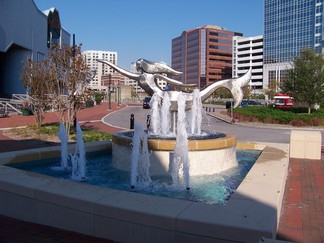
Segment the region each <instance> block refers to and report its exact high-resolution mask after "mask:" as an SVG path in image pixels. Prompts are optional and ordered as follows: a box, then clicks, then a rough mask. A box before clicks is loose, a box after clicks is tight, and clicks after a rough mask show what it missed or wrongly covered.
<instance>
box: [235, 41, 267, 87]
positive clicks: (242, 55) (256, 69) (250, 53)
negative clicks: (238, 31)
mask: <svg viewBox="0 0 324 243" xmlns="http://www.w3.org/2000/svg"><path fill="white" fill-rule="evenodd" d="M232 60H233V69H232V70H233V71H232V72H233V73H232V76H233V77H240V76H242V75H243V74H245V73H246V70H248V69H249V68H250V67H252V78H251V81H250V83H249V85H250V88H251V89H252V90H254V91H256V92H257V91H261V89H263V36H262V35H259V36H253V37H241V36H234V37H233V59H232Z"/></svg>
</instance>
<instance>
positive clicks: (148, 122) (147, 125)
mask: <svg viewBox="0 0 324 243" xmlns="http://www.w3.org/2000/svg"><path fill="white" fill-rule="evenodd" d="M150 126H151V116H150V115H147V118H146V128H147V130H149V129H150Z"/></svg>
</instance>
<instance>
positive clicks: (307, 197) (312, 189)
mask: <svg viewBox="0 0 324 243" xmlns="http://www.w3.org/2000/svg"><path fill="white" fill-rule="evenodd" d="M125 107H126V105H124V104H123V105H120V106H117V104H115V103H113V104H112V109H111V110H108V109H107V108H108V105H107V103H106V102H104V103H102V104H100V105H97V106H94V107H92V108H86V109H83V110H81V111H79V112H78V113H77V117H78V121H79V122H80V124H81V128H82V127H87V128H91V129H95V130H100V131H105V132H109V133H114V132H116V131H120V130H124V129H123V128H121V127H117V126H109V125H107V124H104V123H103V122H102V118H104V117H105V116H106V115H107V114H111V113H113V112H116V111H118V110H122V109H123V108H125ZM115 114H116V113H115ZM58 121H59V118H58V116H57V115H56V114H55V113H46V115H45V119H44V123H49V122H58ZM31 124H34V116H18V115H12V116H9V117H4V118H0V153H1V152H8V151H16V150H23V149H30V148H35V147H44V146H51V145H53V144H50V143H43V142H42V141H28V139H26V140H13V139H10V138H8V137H6V136H5V135H3V133H2V131H3V130H5V129H6V128H10V127H21V126H26V125H31ZM126 124H128V123H126ZM235 126H236V125H235ZM237 126H239V125H237ZM127 128H128V127H126V129H127ZM241 129H244V127H242V128H241ZM264 129H266V128H264ZM323 155H324V150H323V147H322V158H321V160H306V159H290V163H289V170H288V177H287V181H286V188H285V195H284V200H283V206H282V212H281V217H280V223H279V228H278V233H277V239H278V240H286V241H292V242H324V157H323ZM0 225H1V227H0V242H71V241H78V242H110V241H109V240H103V239H98V238H94V237H90V236H86V235H82V234H77V233H73V232H67V231H63V230H58V229H55V228H51V227H48V226H42V225H37V224H33V223H28V222H23V221H18V220H16V219H11V218H7V217H4V216H0Z"/></svg>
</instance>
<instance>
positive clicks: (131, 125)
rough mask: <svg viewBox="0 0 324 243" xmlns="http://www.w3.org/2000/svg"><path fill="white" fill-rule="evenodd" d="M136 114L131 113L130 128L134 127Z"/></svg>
mask: <svg viewBox="0 0 324 243" xmlns="http://www.w3.org/2000/svg"><path fill="white" fill-rule="evenodd" d="M134 120H135V118H134V114H131V115H130V126H129V129H134Z"/></svg>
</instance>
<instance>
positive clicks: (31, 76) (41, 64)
mask: <svg viewBox="0 0 324 243" xmlns="http://www.w3.org/2000/svg"><path fill="white" fill-rule="evenodd" d="M20 79H21V81H22V82H23V84H24V86H25V88H26V90H27V92H28V95H29V96H30V97H31V100H30V102H31V105H32V107H33V111H34V114H35V122H36V125H37V127H40V126H41V125H42V121H43V119H44V112H45V109H46V106H47V104H48V102H49V96H48V90H49V89H48V84H49V83H51V82H52V80H51V75H50V71H49V65H48V61H47V60H43V61H32V60H31V59H29V60H28V61H27V62H26V63H25V64H23V73H22V75H21V77H20Z"/></svg>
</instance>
